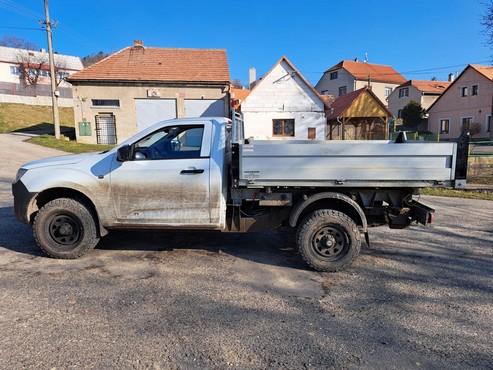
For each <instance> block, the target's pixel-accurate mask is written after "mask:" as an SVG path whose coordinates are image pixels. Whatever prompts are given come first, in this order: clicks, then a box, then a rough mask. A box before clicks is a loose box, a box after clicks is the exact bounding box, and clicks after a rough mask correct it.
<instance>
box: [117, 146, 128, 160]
mask: <svg viewBox="0 0 493 370" xmlns="http://www.w3.org/2000/svg"><path fill="white" fill-rule="evenodd" d="M130 152H131V149H130V145H124V146H122V147H120V148H118V150H117V151H116V158H117V159H118V162H126V161H129V160H130V159H131V153H130Z"/></svg>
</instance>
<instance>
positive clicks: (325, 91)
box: [321, 90, 329, 95]
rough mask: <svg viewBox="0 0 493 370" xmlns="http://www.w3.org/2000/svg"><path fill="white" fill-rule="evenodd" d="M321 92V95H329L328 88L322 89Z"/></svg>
mask: <svg viewBox="0 0 493 370" xmlns="http://www.w3.org/2000/svg"><path fill="white" fill-rule="evenodd" d="M321 94H322V95H329V90H322V92H321Z"/></svg>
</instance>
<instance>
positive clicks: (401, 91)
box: [399, 87, 409, 98]
mask: <svg viewBox="0 0 493 370" xmlns="http://www.w3.org/2000/svg"><path fill="white" fill-rule="evenodd" d="M408 96H409V88H408V87H406V88H404V89H399V98H407V97H408Z"/></svg>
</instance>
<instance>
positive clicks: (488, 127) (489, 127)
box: [486, 116, 491, 132]
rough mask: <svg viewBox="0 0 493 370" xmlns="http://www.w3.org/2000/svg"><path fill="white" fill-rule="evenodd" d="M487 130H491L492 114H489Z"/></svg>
mask: <svg viewBox="0 0 493 370" xmlns="http://www.w3.org/2000/svg"><path fill="white" fill-rule="evenodd" d="M486 132H491V116H488V118H487V121H486Z"/></svg>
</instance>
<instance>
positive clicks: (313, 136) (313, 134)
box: [308, 127, 317, 140]
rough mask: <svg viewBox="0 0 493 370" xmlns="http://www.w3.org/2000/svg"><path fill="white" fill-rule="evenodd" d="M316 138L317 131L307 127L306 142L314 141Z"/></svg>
mask: <svg viewBox="0 0 493 370" xmlns="http://www.w3.org/2000/svg"><path fill="white" fill-rule="evenodd" d="M316 138H317V129H316V128H315V127H308V140H315V139H316Z"/></svg>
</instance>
